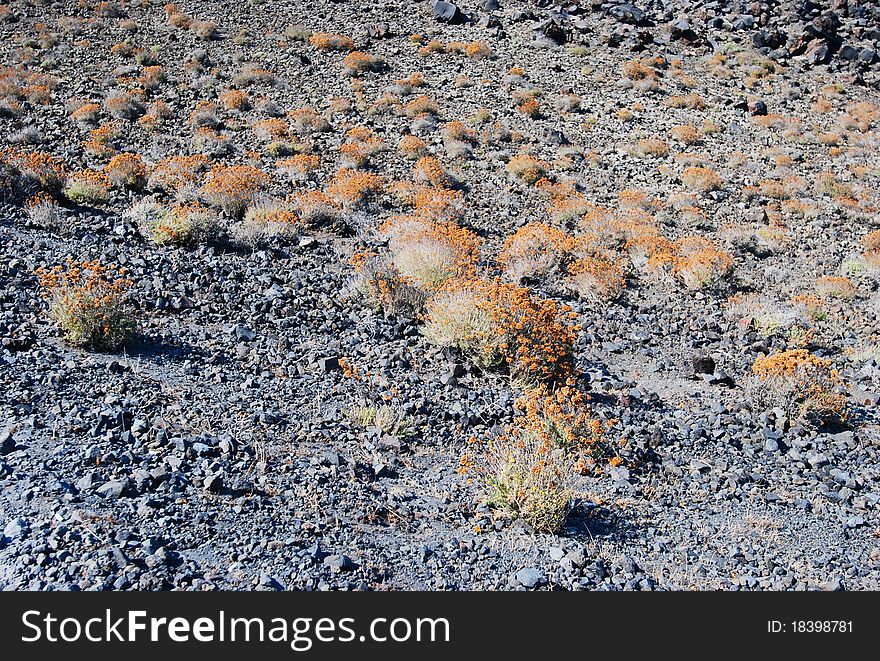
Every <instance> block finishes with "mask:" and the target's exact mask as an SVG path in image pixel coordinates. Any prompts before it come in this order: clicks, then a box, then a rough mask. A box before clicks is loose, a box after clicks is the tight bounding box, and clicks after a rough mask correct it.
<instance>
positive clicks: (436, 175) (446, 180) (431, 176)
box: [413, 156, 453, 188]
mask: <svg viewBox="0 0 880 661" xmlns="http://www.w3.org/2000/svg"><path fill="white" fill-rule="evenodd" d="M413 179H414V180H415V181H423V182H425V183H428V184H430V185H431V186H436V187H438V188H446V187H448V186H451V185H452V183H453V182H452V178H451V177H450V176H449V174H448V173H447V172H446V168H444V167H443V164H442V163H441V162H440V159H438V158H436V157H434V156H423V157H422V158H420V159H419V160H418V161H416V163H415V165H413Z"/></svg>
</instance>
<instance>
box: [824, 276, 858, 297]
mask: <svg viewBox="0 0 880 661" xmlns="http://www.w3.org/2000/svg"><path fill="white" fill-rule="evenodd" d="M815 288H816V293H817V294H818V295H819V296H821V297H822V298H839V299H841V300H844V301H848V300H850V299H851V298H853V297H854V296H855V295H856V286H855V284H854V283H853V281H852V280H850V279H849V278H844V277H842V276H834V275H823V276H822V277H821V278H818V279H817V280H816V284H815Z"/></svg>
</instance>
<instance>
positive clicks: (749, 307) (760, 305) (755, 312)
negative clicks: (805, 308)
mask: <svg viewBox="0 0 880 661" xmlns="http://www.w3.org/2000/svg"><path fill="white" fill-rule="evenodd" d="M727 314H728V315H729V316H730V317H731V318H733V319H735V320H736V321H737V322H738V323H740V324H741V325H748V326H751V327H753V328H754V329H755V330H756V331H757V332H758V334H760V335H761V336H763V337H770V336H773V335H779V334H788V335H790V336H793V337H796V336H798V335H802V334H803V330H804V328H803V320H804V315H803V312H802V310H801V309H799V307H798V306H796V305H793V304H792V303H790V302H782V301H778V300H776V299H775V298H772V297H770V296H767V295H765V294H761V293H749V294H737V295H735V296H733V297H731V298H730V299H729V300H728V302H727Z"/></svg>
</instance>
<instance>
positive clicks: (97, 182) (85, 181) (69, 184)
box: [63, 169, 110, 205]
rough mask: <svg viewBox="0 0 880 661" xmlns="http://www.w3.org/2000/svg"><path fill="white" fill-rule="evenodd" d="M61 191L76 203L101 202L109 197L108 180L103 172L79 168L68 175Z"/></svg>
mask: <svg viewBox="0 0 880 661" xmlns="http://www.w3.org/2000/svg"><path fill="white" fill-rule="evenodd" d="M63 193H64V195H65V197H67V199H68V200H70V201H71V202H74V203H76V204H90V205H91V204H103V203H104V202H106V201H107V200H108V199H109V197H110V180H109V179H107V175H106V174H104V173H103V172H96V171H95V170H88V169H86V170H80V171H79V172H74V173H72V174H70V175H68V177H67V181H66V182H65V184H64V190H63Z"/></svg>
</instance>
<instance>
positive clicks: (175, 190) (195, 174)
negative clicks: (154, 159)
mask: <svg viewBox="0 0 880 661" xmlns="http://www.w3.org/2000/svg"><path fill="white" fill-rule="evenodd" d="M209 163H210V161H209V160H208V157H207V156H203V155H202V154H196V155H193V156H168V157H166V158H163V159H162V160H161V161H159V162H158V163H157V164H156V166H155V167H154V168H153V171H152V172H151V173H150V176H149V178H148V179H147V188H148V189H149V190H162V191H164V192H165V193H167V194H169V195H173V196H174V197H176V198H177V199H181V200H184V199H192V198H194V197H195V195H196V191H197V188H198V186H199V185H200V184H201V182H202V180H203V179H204V176H205V173H206V172H207V171H208V165H209Z"/></svg>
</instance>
